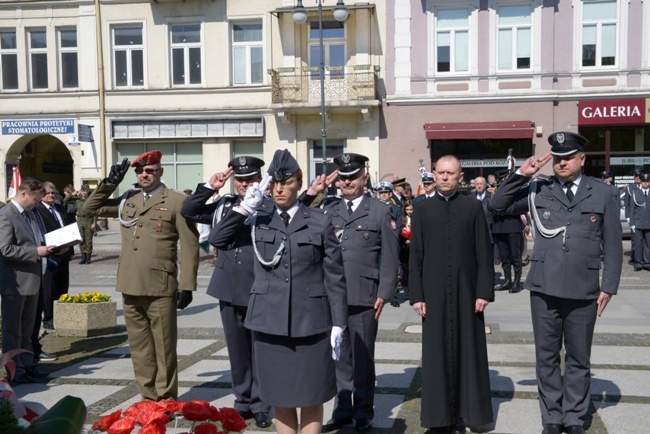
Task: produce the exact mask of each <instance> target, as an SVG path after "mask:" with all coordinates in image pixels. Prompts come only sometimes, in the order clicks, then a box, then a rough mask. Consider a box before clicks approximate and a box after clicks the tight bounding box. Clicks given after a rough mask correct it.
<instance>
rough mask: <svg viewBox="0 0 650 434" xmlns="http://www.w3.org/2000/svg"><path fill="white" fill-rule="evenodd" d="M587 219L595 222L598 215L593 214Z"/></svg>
mask: <svg viewBox="0 0 650 434" xmlns="http://www.w3.org/2000/svg"><path fill="white" fill-rule="evenodd" d="M589 220H591V222H592V223H596V222H597V221H598V217H596V216H595V215H592V216H591V217H590V218H589Z"/></svg>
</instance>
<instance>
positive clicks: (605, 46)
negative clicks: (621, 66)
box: [582, 0, 618, 67]
mask: <svg viewBox="0 0 650 434" xmlns="http://www.w3.org/2000/svg"><path fill="white" fill-rule="evenodd" d="M617 26H618V17H617V2H616V1H615V0H608V1H584V2H583V3H582V66H584V67H603V66H615V65H616V55H617V49H616V46H617V33H618V30H617Z"/></svg>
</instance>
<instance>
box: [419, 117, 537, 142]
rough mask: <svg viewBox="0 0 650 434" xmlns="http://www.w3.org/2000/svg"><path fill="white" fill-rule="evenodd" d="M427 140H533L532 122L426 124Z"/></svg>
mask: <svg viewBox="0 0 650 434" xmlns="http://www.w3.org/2000/svg"><path fill="white" fill-rule="evenodd" d="M424 131H425V132H426V134H427V139H430V140H454V139H460V140H467V139H532V138H533V137H534V126H533V122H531V121H511V122H466V123H444V124H424Z"/></svg>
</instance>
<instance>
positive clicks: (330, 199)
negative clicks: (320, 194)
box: [319, 195, 343, 207]
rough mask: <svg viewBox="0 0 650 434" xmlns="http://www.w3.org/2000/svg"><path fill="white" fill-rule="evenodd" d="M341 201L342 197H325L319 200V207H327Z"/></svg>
mask: <svg viewBox="0 0 650 434" xmlns="http://www.w3.org/2000/svg"><path fill="white" fill-rule="evenodd" d="M342 200H343V198H342V197H340V196H333V195H332V196H325V198H324V199H323V200H321V202H320V204H319V207H323V206H326V205H327V206H329V205H335V204H337V203H339V202H341V201H342Z"/></svg>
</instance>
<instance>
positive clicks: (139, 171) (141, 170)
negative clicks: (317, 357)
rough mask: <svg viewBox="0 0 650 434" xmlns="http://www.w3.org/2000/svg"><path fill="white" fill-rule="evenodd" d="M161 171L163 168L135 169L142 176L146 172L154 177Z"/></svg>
mask: <svg viewBox="0 0 650 434" xmlns="http://www.w3.org/2000/svg"><path fill="white" fill-rule="evenodd" d="M160 169H162V167H159V168H157V169H142V168H137V169H135V173H137V174H138V175H140V174H142V172H146V174H147V175H153V174H154V173H156V172H157V171H159V170H160Z"/></svg>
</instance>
